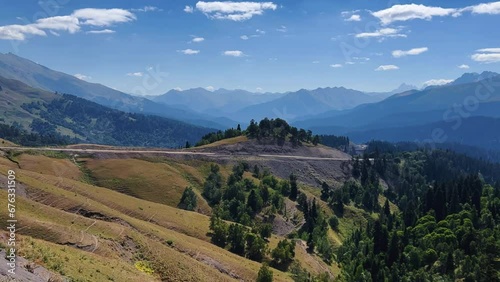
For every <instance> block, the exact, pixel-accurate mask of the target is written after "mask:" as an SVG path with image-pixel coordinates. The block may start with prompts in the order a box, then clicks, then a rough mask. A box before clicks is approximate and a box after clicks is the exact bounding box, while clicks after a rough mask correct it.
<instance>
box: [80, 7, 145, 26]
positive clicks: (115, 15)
mask: <svg viewBox="0 0 500 282" xmlns="http://www.w3.org/2000/svg"><path fill="white" fill-rule="evenodd" d="M72 16H74V17H76V18H78V19H79V20H82V22H80V24H83V25H92V26H110V25H113V24H117V23H126V22H131V21H134V20H136V19H137V18H136V16H135V15H134V14H132V13H131V12H130V11H127V10H124V9H94V8H85V9H80V10H76V11H74V12H73V14H72Z"/></svg>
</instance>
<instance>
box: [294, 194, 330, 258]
mask: <svg viewBox="0 0 500 282" xmlns="http://www.w3.org/2000/svg"><path fill="white" fill-rule="evenodd" d="M297 202H298V204H299V208H300V210H302V212H303V213H304V219H305V224H304V225H303V226H302V228H301V230H300V232H299V236H300V237H301V238H302V239H303V240H305V241H306V242H307V247H308V251H309V252H311V253H312V252H315V251H317V252H318V253H319V254H320V255H321V257H322V258H323V260H324V261H326V262H327V263H331V262H332V260H333V256H334V244H333V242H332V241H331V239H329V237H328V235H327V233H328V226H329V225H328V219H327V218H326V217H325V215H324V212H323V211H322V210H321V208H320V207H319V204H318V202H317V201H316V199H313V200H312V201H311V200H309V199H308V198H307V196H306V195H305V194H304V193H300V194H299V196H298V199H297Z"/></svg>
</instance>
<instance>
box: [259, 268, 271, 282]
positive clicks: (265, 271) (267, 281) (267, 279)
mask: <svg viewBox="0 0 500 282" xmlns="http://www.w3.org/2000/svg"><path fill="white" fill-rule="evenodd" d="M257 282H273V272H272V270H271V269H270V268H269V266H267V264H265V263H264V264H262V266H261V268H260V270H259V274H258V275H257Z"/></svg>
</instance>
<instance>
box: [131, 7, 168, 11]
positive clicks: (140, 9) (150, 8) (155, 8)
mask: <svg viewBox="0 0 500 282" xmlns="http://www.w3.org/2000/svg"><path fill="white" fill-rule="evenodd" d="M131 11H132V12H157V11H158V12H161V11H163V10H162V9H160V8H158V7H155V6H144V8H139V9H131Z"/></svg>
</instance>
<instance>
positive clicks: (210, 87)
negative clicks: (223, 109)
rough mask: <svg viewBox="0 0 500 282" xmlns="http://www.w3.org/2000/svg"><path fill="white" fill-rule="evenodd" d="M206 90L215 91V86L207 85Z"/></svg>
mask: <svg viewBox="0 0 500 282" xmlns="http://www.w3.org/2000/svg"><path fill="white" fill-rule="evenodd" d="M205 89H206V90H208V91H210V92H214V91H215V87H213V86H207V87H205Z"/></svg>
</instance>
